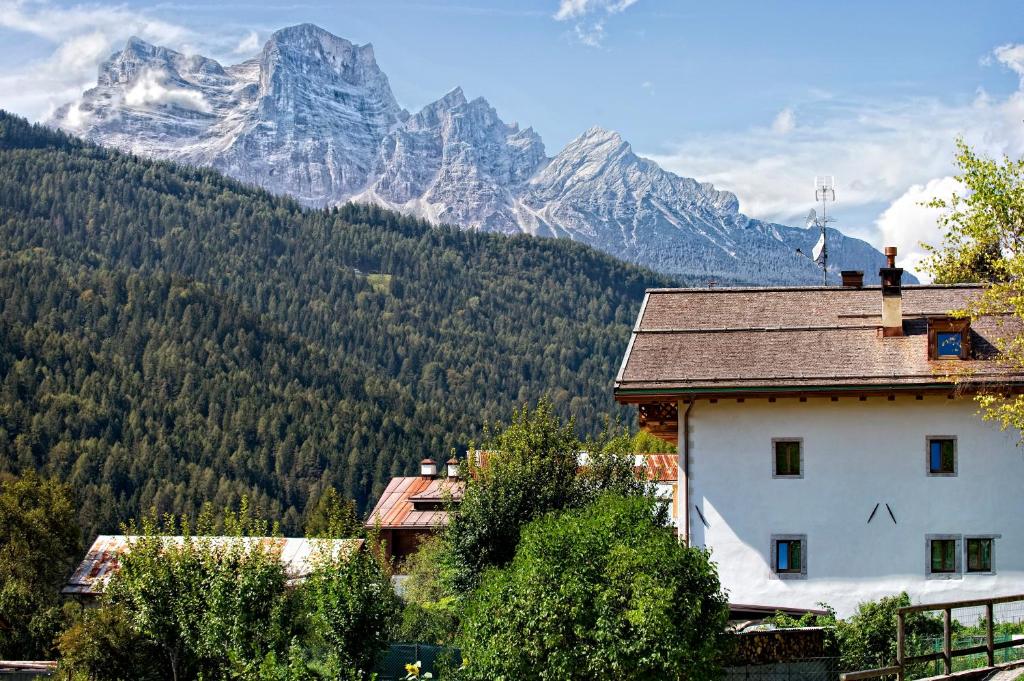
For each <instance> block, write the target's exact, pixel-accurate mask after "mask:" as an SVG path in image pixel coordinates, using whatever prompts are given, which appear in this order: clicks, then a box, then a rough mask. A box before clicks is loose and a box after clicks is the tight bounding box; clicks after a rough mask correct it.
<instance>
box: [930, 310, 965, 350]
mask: <svg viewBox="0 0 1024 681" xmlns="http://www.w3.org/2000/svg"><path fill="white" fill-rule="evenodd" d="M970 340H971V320H969V319H952V318H950V317H940V318H930V319H929V320H928V359H967V358H968V357H969V356H970V350H971V349H970Z"/></svg>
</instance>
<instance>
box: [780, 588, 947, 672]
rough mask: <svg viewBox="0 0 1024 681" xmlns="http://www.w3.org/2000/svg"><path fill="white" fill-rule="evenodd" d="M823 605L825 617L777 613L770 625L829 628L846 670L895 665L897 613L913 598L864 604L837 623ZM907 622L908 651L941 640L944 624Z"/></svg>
mask: <svg viewBox="0 0 1024 681" xmlns="http://www.w3.org/2000/svg"><path fill="white" fill-rule="evenodd" d="M821 605H822V606H823V607H824V608H825V609H826V612H827V614H826V615H824V616H816V615H805V616H803V617H801V618H800V619H794V618H792V617H790V616H788V615H785V614H782V613H777V614H776V615H775V616H774V617H772V618H769V619H768V620H767V621H768V622H769V623H771V624H774V625H775V626H777V627H780V628H787V627H804V626H820V627H825V628H827V629H828V630H829V633H830V636H831V643H832V644H833V645H834V646H835V648H836V649H837V650H838V652H839V656H840V666H841V667H842V668H843V669H844V670H848V671H854V670H859V669H875V668H879V667H888V666H890V665H892V664H895V661H896V630H897V627H898V626H899V624H898V611H899V609H900V608H903V607H906V606H908V605H910V596H909V595H907V593H906V592H903V593H901V594H898V595H895V596H887V597H885V598H881V599H879V600H877V601H867V602H864V603H861V604H860V605H858V606H857V612H855V613H854V614H853V615H851V616H850V617H849V618H848V619H845V620H841V619H838V618H837V617H836V615H835V611H834V610H833V609H832V608H830V607H829V606H827V605H825V604H821ZM905 622H906V624H905V626H906V641H907V650H916V649H918V647H919V646H920V645H921V643H922V642H924V641H926V640H931V639H934V638H935V637H940V636H942V621H941V620H940V619H938V618H937V617H935V616H934V615H930V614H928V613H911V614H908V615H907V616H906V620H905Z"/></svg>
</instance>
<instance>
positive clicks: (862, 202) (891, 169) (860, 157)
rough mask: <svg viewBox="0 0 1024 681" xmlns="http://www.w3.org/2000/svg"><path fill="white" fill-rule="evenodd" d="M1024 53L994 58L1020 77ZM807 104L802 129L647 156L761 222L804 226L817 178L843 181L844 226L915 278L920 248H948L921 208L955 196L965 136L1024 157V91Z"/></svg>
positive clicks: (990, 151)
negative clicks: (723, 194) (895, 257)
mask: <svg viewBox="0 0 1024 681" xmlns="http://www.w3.org/2000/svg"><path fill="white" fill-rule="evenodd" d="M1022 52H1024V51H1018V50H1017V49H1016V47H1015V46H1009V47H1007V48H1006V49H1002V48H1000V49H999V50H997V51H996V52H994V53H993V57H994V58H995V59H996V60H998V61H999V62H1000V63H1001V64H1004V65H1005V66H1006V67H1007V68H1011V69H1013V70H1014V71H1015V72H1018V71H1017V68H1016V67H1015V65H1018V64H1020V65H1024V61H1020V62H1018V61H1017V58H1018V57H1024V54H1022ZM798 104H799V107H798V108H799V110H800V125H799V126H797V125H796V119H795V117H794V118H793V119H791V120H787V117H782V115H781V114H780V115H778V116H776V119H775V121H774V122H773V125H771V126H760V127H752V128H750V129H748V130H743V131H725V132H720V133H712V134H705V135H701V136H698V137H691V138H689V139H685V140H683V141H680V142H678V143H676V144H675V145H673V146H671V147H670V151H669V152H668V153H663V154H654V155H650V154H646V155H648V156H650V157H651V158H653V159H654V160H655V161H657V162H658V163H659V164H661V165H662V166H663V167H664V168H666V169H668V170H671V171H672V172H675V173H678V174H680V175H684V176H687V177H694V178H697V179H698V180H701V181H708V182H712V183H714V184H715V185H716V186H717V187H718V188H719V189H727V190H729V191H732V192H734V193H735V194H736V195H737V196H738V197H739V199H740V206H741V210H743V212H744V213H746V214H748V215H751V216H752V217H756V218H761V219H764V220H771V221H776V222H783V223H788V224H802V223H801V222H800V218H801V216H803V215H805V214H806V212H807V210H808V209H809V208H810V207H811V206H812V205H813V193H812V191H813V190H812V187H811V180H812V178H813V177H814V176H815V175H822V174H830V175H835V176H836V182H837V187H836V193H837V199H838V200H837V203H836V206H835V208H834V211H835V214H836V216H837V217H839V219H840V222H839V223H837V225H836V226H837V227H838V228H839V229H841V230H842V231H844V232H845V233H847V234H850V235H851V236H857V237H860V238H863V239H866V240H867V241H869V242H870V243H872V244H873V245H874V246H876V247H879V248H881V247H882V246H885V245H896V246H898V247H899V248H900V258H901V261H902V262H904V263H905V266H906V267H908V268H909V269H913V268H914V266H915V264H916V263H918V262H920V260H921V258H922V257H923V256H924V250H923V249H922V248H921V247H920V245H919V242H921V241H925V242H928V243H931V244H937V243H938V242H939V240H940V238H941V232H940V230H939V228H938V226H937V224H936V222H935V212H934V211H933V210H930V209H926V208H925V207H923V206H920V205H918V204H919V203H920V202H922V201H927V200H929V199H931V198H932V197H933V196H934V194H931V195H929V192H945V193H946V194H948V193H949V191H948V190H949V189H950V187H951V185H950V182H951V180H949V179H948V178H950V177H951V176H952V175H955V174H956V169H955V167H954V165H953V161H954V152H955V149H954V140H955V139H956V138H957V137H958V136H963V137H964V139H965V140H966V141H967V143H968V144H970V145H971V146H973V147H974V148H975V149H976V150H977V151H978V153H981V154H985V155H987V156H995V157H999V156H1002V155H1004V154H1006V155H1009V156H1011V157H1014V158H1020V157H1022V156H1024V125H1022V123H1021V120H1022V119H1024V83H1022V85H1021V87H1020V89H1018V90H1017V91H1015V92H1013V93H1011V94H1010V95H1007V96H994V95H990V94H989V93H986V92H984V91H982V90H979V91H978V92H977V93H976V94H975V96H974V97H973V98H972V99H970V100H966V101H960V102H950V101H946V100H944V99H939V98H936V97H906V98H903V99H895V100H894V99H891V98H890V99H884V100H882V99H849V98H843V97H842V96H840V95H837V94H830V95H828V96H827V97H826V96H820V95H811V96H808V98H807V99H806V100H805V101H801V102H798ZM780 133H784V134H780ZM830 212H832V211H831V210H830ZM901 224H902V225H904V226H902V227H901V226H900V225H901Z"/></svg>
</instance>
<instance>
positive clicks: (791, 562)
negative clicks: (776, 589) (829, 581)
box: [771, 534, 807, 579]
mask: <svg viewBox="0 0 1024 681" xmlns="http://www.w3.org/2000/svg"><path fill="white" fill-rule="evenodd" d="M771 559H772V560H771V566H772V572H774V573H775V575H776V576H777V577H778V578H779V579H804V578H805V577H806V576H807V535H805V534H777V535H773V536H772V551H771Z"/></svg>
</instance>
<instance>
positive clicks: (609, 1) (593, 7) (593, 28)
mask: <svg viewBox="0 0 1024 681" xmlns="http://www.w3.org/2000/svg"><path fill="white" fill-rule="evenodd" d="M637 2H638V0H561V2H560V3H559V5H558V10H557V11H556V12H555V14H554V19H555V20H556V21H568V20H570V19H572V20H575V21H576V24H575V25H574V26H573V33H574V34H575V36H576V39H577V40H579V41H580V42H581V43H583V44H584V45H587V46H589V47H600V46H601V43H602V42H603V41H604V35H605V34H604V24H605V19H606V18H607V17H608V16H610V15H612V14H618V13H619V12H624V11H625V10H627V9H629V7H631V6H632V5H635V4H636V3H637Z"/></svg>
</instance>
